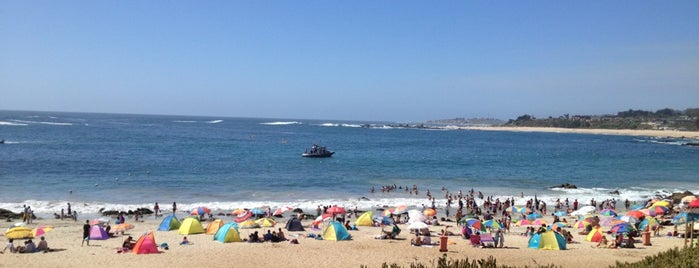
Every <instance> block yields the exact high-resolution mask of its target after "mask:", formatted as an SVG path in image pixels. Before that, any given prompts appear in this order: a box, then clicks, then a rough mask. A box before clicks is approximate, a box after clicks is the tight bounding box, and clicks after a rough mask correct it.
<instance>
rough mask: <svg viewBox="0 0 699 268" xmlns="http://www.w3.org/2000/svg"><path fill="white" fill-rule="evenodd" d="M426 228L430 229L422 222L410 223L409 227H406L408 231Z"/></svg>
mask: <svg viewBox="0 0 699 268" xmlns="http://www.w3.org/2000/svg"><path fill="white" fill-rule="evenodd" d="M426 228H430V226H429V225H427V224H426V223H424V222H419V221H418V222H413V223H410V225H408V229H409V230H422V229H426Z"/></svg>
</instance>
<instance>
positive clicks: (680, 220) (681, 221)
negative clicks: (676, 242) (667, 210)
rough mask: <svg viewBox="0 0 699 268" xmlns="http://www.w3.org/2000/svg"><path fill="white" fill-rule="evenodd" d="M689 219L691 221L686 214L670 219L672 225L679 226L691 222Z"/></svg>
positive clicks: (682, 213)
mask: <svg viewBox="0 0 699 268" xmlns="http://www.w3.org/2000/svg"><path fill="white" fill-rule="evenodd" d="M690 219H691V217H690V216H689V214H688V213H687V212H681V213H679V214H677V215H675V217H673V218H672V221H671V222H672V224H674V225H679V224H685V223H687V221H691V220H690Z"/></svg>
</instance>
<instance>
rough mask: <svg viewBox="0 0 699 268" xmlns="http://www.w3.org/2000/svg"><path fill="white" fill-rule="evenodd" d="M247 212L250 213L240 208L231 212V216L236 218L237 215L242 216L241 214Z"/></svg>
mask: <svg viewBox="0 0 699 268" xmlns="http://www.w3.org/2000/svg"><path fill="white" fill-rule="evenodd" d="M245 212H248V211H247V210H245V209H244V208H238V209H236V210H233V212H231V215H234V216H236V215H240V214H245Z"/></svg>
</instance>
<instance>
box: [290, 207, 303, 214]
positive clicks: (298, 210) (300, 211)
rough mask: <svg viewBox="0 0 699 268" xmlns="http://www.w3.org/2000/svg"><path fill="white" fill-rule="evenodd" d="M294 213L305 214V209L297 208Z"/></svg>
mask: <svg viewBox="0 0 699 268" xmlns="http://www.w3.org/2000/svg"><path fill="white" fill-rule="evenodd" d="M292 212H294V213H303V209H300V208H295V209H294V210H292Z"/></svg>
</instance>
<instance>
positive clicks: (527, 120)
mask: <svg viewBox="0 0 699 268" xmlns="http://www.w3.org/2000/svg"><path fill="white" fill-rule="evenodd" d="M505 126H522V127H558V128H591V129H664V130H683V131H698V130H699V108H691V109H686V110H684V111H680V110H673V109H670V108H666V109H661V110H657V111H655V112H652V111H643V110H628V111H623V112H618V113H617V114H616V115H573V116H570V115H568V114H565V115H562V116H559V117H557V118H554V117H548V118H535V117H534V116H531V115H528V114H525V115H522V116H520V117H517V119H510V120H509V121H507V123H505Z"/></svg>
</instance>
